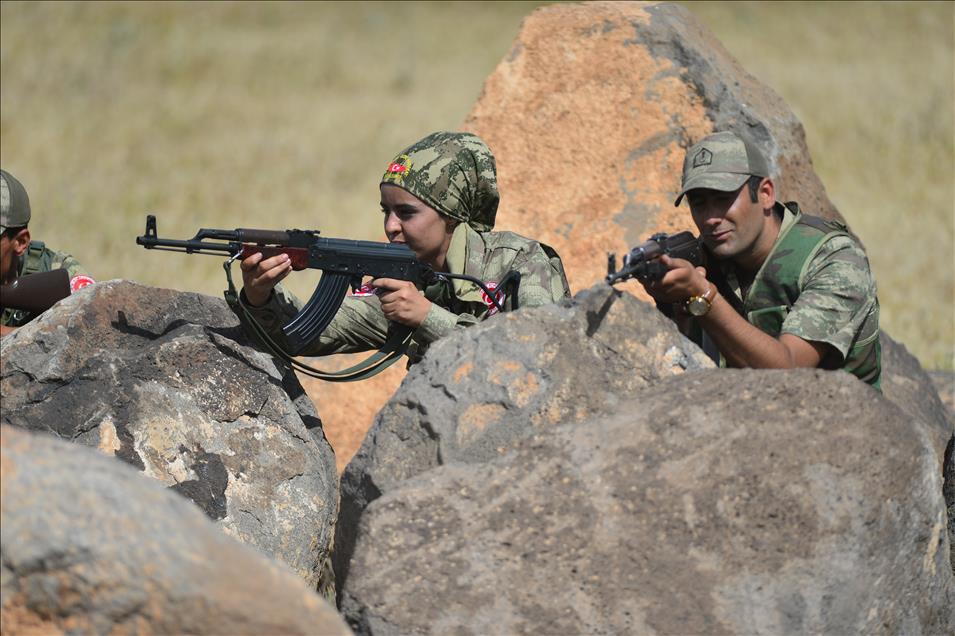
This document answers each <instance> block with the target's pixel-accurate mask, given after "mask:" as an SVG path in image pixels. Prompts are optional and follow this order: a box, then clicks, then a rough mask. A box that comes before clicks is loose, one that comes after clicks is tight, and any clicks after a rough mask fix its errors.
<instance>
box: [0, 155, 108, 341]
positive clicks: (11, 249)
mask: <svg viewBox="0 0 955 636" xmlns="http://www.w3.org/2000/svg"><path fill="white" fill-rule="evenodd" d="M29 223H30V199H29V197H28V196H27V191H26V189H25V188H24V187H23V185H22V184H21V183H20V182H19V181H17V180H16V179H15V178H14V177H13V175H11V174H10V173H9V172H7V171H6V170H0V232H2V233H0V283H2V284H4V285H9V284H10V283H12V282H14V281H15V280H17V279H18V278H19V277H21V276H28V275H30V274H35V273H37V272H48V271H50V270H54V269H66V270H67V271H68V272H69V273H70V291H71V292H75V291H76V290H78V289H80V288H82V287H86V286H87V285H91V284H93V282H95V281H93V279H92V278H90V276H89V274H87V273H86V271H85V270H83V268H82V266H81V265H80V264H79V262H77V260H76V259H75V258H73V257H72V256H70V255H69V254H63V253H61V252H54V251H53V250H51V249H49V248H48V247H46V246H45V245H44V244H43V243H42V242H41V241H32V240H30V230H29V229H28V228H27V225H28V224H29ZM34 318H36V314H34V313H29V312H26V311H22V310H13V309H4V310H3V314H2V315H0V336H5V335H7V334H8V333H12V332H13V331H15V330H16V329H17V328H18V327H20V326H22V325H25V324H26V323H28V322H30V321H31V320H33V319H34Z"/></svg>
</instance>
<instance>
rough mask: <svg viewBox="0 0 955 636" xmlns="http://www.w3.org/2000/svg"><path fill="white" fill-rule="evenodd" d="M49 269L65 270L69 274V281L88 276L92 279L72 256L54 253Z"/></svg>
mask: <svg viewBox="0 0 955 636" xmlns="http://www.w3.org/2000/svg"><path fill="white" fill-rule="evenodd" d="M51 269H65V270H66V271H68V272H69V273H70V278H71V279H73V278H76V277H77V276H88V277H90V278H92V276H90V273H89V272H88V271H86V268H85V267H83V266H82V265H80V262H79V261H78V260H76V258H74V257H73V255H72V254H66V253H63V252H54V256H53V263H52V266H51Z"/></svg>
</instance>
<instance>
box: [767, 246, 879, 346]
mask: <svg viewBox="0 0 955 636" xmlns="http://www.w3.org/2000/svg"><path fill="white" fill-rule="evenodd" d="M877 303H878V300H877V299H876V288H875V281H874V279H873V278H872V273H871V270H870V269H869V261H868V259H867V258H866V255H865V252H864V251H863V250H862V247H861V246H860V245H858V244H857V243H856V242H855V241H853V240H852V239H851V238H849V237H848V236H835V237H833V238H831V239H829V240H828V241H826V243H825V244H824V245H823V246H822V247H821V248H820V250H819V252H818V253H817V254H816V256H815V257H814V258H813V259H812V261H811V262H810V263H809V264H808V266H807V269H806V272H805V274H804V276H803V284H802V291H801V292H800V294H799V298H798V299H797V300H796V303H795V304H794V305H793V307H792V309H791V310H790V312H789V314H788V315H787V316H786V319H785V321H784V322H783V326H782V333H790V334H792V335H794V336H798V337H800V338H802V339H803V340H809V341H812V342H825V343H828V344H830V345H832V346H833V347H835V348H836V349H837V350H838V351H839V353H840V354H842V357H843V358H845V356H846V354H847V353H848V352H849V349H850V347H851V346H852V343H853V341H854V340H855V337H856V334H857V333H858V332H859V330H860V329H861V328H862V324H863V322H864V321H865V320H866V318H867V317H868V316H869V314H870V313H871V312H872V311H873V310H874V308H875V307H876V305H877Z"/></svg>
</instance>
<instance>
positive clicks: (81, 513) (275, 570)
mask: <svg viewBox="0 0 955 636" xmlns="http://www.w3.org/2000/svg"><path fill="white" fill-rule="evenodd" d="M0 430H2V433H0V465H2V472H3V479H2V480H0V493H2V497H0V511H2V525H3V534H2V541H0V570H2V576H0V598H2V605H0V624H2V625H3V633H4V634H7V633H9V634H328V635H329V636H331V635H341V636H344V635H345V634H348V633H350V632H349V630H348V628H347V627H346V626H345V624H344V622H343V621H342V620H341V618H340V617H339V616H338V614H337V613H336V612H335V609H334V608H333V607H331V606H330V605H328V604H327V603H326V602H325V601H324V600H323V599H321V598H320V597H319V596H318V595H317V594H315V592H314V591H313V590H312V589H310V586H309V585H307V584H306V583H305V582H304V581H302V580H301V578H299V577H298V576H296V575H295V574H293V573H292V572H290V571H289V570H288V569H287V568H285V567H283V566H281V565H279V564H278V563H276V562H275V561H272V560H271V559H267V558H265V557H264V556H262V554H260V553H259V552H258V551H256V550H254V549H252V548H251V547H249V546H244V545H242V544H240V543H239V542H238V541H236V540H235V539H232V538H230V537H228V536H226V535H225V534H224V533H223V532H221V531H220V530H219V529H218V528H217V527H216V526H215V525H214V524H213V523H212V522H210V521H209V520H208V519H207V518H205V516H204V515H203V514H202V512H200V511H199V510H197V509H196V508H195V506H193V505H192V504H190V503H189V502H188V501H186V500H185V499H183V498H182V497H180V496H178V495H175V494H173V493H171V492H169V489H167V488H163V487H162V485H161V484H159V483H158V482H156V481H155V480H152V479H148V478H146V477H143V475H142V473H140V472H138V471H136V470H134V469H132V468H130V467H129V466H127V465H126V464H124V463H122V462H117V461H114V460H112V459H109V458H107V457H104V456H103V455H102V454H101V453H97V452H96V451H93V450H91V449H89V448H84V447H82V446H80V445H77V444H68V443H66V442H63V441H59V440H56V439H54V438H53V437H52V436H50V435H47V434H42V433H31V432H29V431H25V430H22V429H17V428H13V427H9V426H3V427H0Z"/></svg>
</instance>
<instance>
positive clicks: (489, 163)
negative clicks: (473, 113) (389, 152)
mask: <svg viewBox="0 0 955 636" xmlns="http://www.w3.org/2000/svg"><path fill="white" fill-rule="evenodd" d="M381 182H382V183H391V184H394V185H396V186H399V187H401V188H403V189H405V190H407V191H408V192H410V193H411V194H413V195H414V196H416V197H418V198H419V199H421V200H422V201H424V202H425V203H427V204H428V205H429V206H431V207H432V208H434V209H435V210H437V211H438V212H440V213H441V214H443V215H445V216H448V217H451V218H452V219H456V220H458V221H462V222H464V223H467V224H468V225H470V226H471V227H472V228H473V229H475V230H477V231H478V232H488V231H490V230H491V229H493V228H494V217H495V216H496V215H497V204H498V200H499V196H498V193H497V169H496V168H495V165H494V155H493V154H491V149H490V148H488V147H487V144H485V143H484V142H483V141H481V139H480V138H479V137H478V136H477V135H472V134H471V133H461V132H436V133H431V134H430V135H428V136H427V137H425V138H424V139H422V140H421V141H419V142H417V143H415V144H413V145H411V146H409V147H408V148H405V149H404V150H402V151H401V153H399V154H398V156H397V157H395V159H394V160H393V161H392V162H391V163H389V164H388V167H387V168H385V174H384V176H382V177H381Z"/></svg>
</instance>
